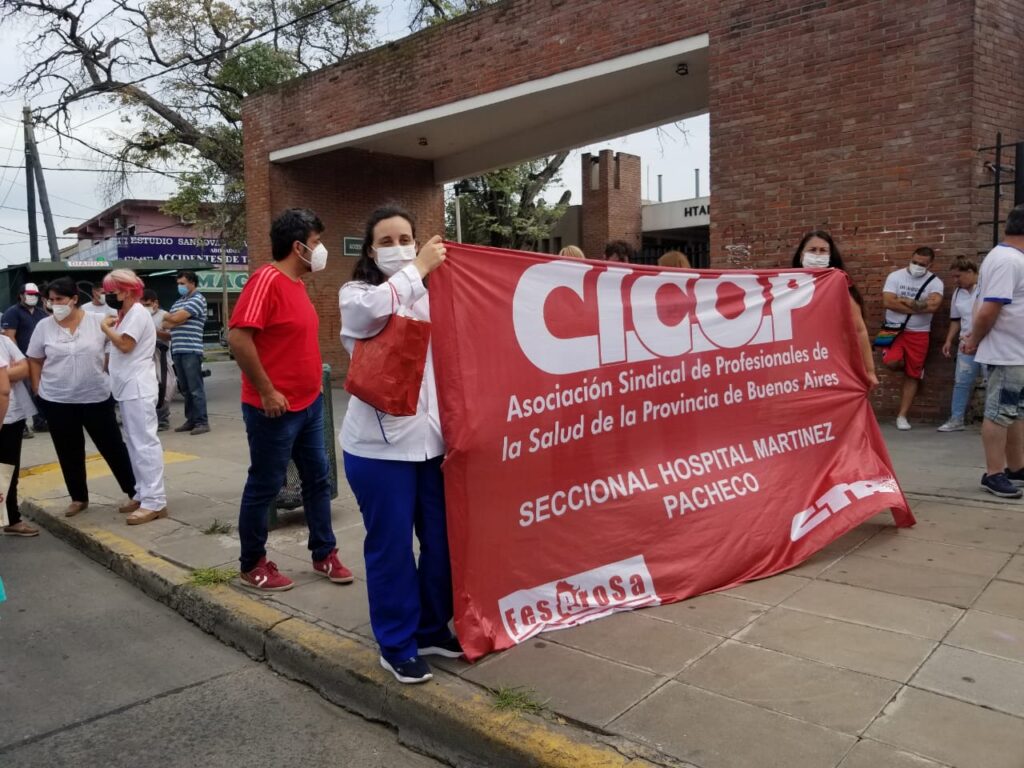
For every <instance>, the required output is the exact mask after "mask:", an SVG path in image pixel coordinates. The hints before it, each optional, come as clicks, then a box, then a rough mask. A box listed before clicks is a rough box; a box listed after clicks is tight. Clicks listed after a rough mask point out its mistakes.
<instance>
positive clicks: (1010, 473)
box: [1003, 467, 1024, 486]
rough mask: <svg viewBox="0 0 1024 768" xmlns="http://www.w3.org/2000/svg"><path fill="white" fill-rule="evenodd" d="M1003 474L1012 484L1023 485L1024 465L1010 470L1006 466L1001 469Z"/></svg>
mask: <svg viewBox="0 0 1024 768" xmlns="http://www.w3.org/2000/svg"><path fill="white" fill-rule="evenodd" d="M1003 474H1004V475H1006V479H1007V480H1009V481H1010V482H1011V483H1013V484H1014V485H1016V486H1024V467H1021V468H1020V469H1018V470H1012V469H1010V468H1009V467H1007V468H1006V469H1004V470H1003Z"/></svg>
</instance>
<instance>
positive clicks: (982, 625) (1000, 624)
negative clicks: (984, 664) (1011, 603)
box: [945, 611, 1024, 662]
mask: <svg viewBox="0 0 1024 768" xmlns="http://www.w3.org/2000/svg"><path fill="white" fill-rule="evenodd" d="M945 642H946V644H947V645H955V646H956V647H957V648H967V649H968V650H971V651H980V652H981V653H989V654H992V655H993V656H1001V657H1002V658H1004V659H1012V660H1013V661H1021V662H1024V621H1020V620H1019V619H1011V618H1009V617H1008V616H997V615H995V614H992V613H985V612H984V611H968V612H967V613H966V615H965V616H964V617H963V618H962V619H961V620H960V623H959V624H957V625H956V627H954V628H953V631H952V632H950V633H949V636H948V637H947V638H946V640H945Z"/></svg>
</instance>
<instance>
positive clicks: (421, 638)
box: [344, 453, 452, 664]
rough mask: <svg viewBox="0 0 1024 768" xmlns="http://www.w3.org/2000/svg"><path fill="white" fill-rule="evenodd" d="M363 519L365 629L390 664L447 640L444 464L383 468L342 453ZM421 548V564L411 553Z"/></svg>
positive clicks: (408, 463)
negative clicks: (416, 546) (370, 631)
mask: <svg viewBox="0 0 1024 768" xmlns="http://www.w3.org/2000/svg"><path fill="white" fill-rule="evenodd" d="M344 458H345V475H346V477H347V478H348V483H349V485H350V486H351V487H352V492H353V493H354V494H355V497H356V501H357V502H358V503H359V509H360V511H361V512H362V513H363V524H364V525H365V527H366V540H365V541H364V543H363V554H364V557H365V559H366V588H367V593H368V595H369V601H370V626H371V627H372V628H373V635H374V637H375V638H376V639H377V643H378V644H379V645H380V649H381V654H382V655H383V656H384V658H385V659H387V661H388V662H389V663H391V664H396V663H401V662H403V661H406V660H407V659H410V658H412V657H413V656H417V655H418V649H419V648H422V647H426V646H428V645H435V644H437V643H442V642H445V641H446V640H449V639H451V636H452V634H451V631H450V630H449V629H448V622H449V620H450V619H451V618H452V569H451V561H450V559H449V556H448V526H447V521H446V519H445V511H444V481H443V478H442V475H441V457H440V456H439V457H437V458H435V459H428V460H427V461H388V460H384V459H365V458H362V457H359V456H353V455H352V454H350V453H345V454H344ZM413 531H415V533H416V537H417V538H418V539H419V542H420V559H419V564H418V565H417V563H416V558H415V556H414V554H413V549H412V535H413Z"/></svg>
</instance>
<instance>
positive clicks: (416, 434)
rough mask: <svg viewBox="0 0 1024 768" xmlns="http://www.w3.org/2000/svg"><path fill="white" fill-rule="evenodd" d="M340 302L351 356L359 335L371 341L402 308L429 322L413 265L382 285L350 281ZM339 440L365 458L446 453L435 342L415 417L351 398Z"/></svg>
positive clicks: (424, 293) (424, 456)
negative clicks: (390, 413)
mask: <svg viewBox="0 0 1024 768" xmlns="http://www.w3.org/2000/svg"><path fill="white" fill-rule="evenodd" d="M392 288H394V292H392ZM396 295H397V303H396V302H395V299H394V296H396ZM338 304H339V305H340V307H341V343H342V345H343V346H344V347H345V349H346V350H347V351H348V353H349V354H350V355H351V354H352V350H353V349H354V348H355V343H356V340H357V339H368V338H370V337H372V336H375V335H377V334H378V333H380V332H381V331H382V330H383V329H384V326H385V325H386V324H387V322H388V319H389V318H390V317H391V315H392V313H393V312H394V311H396V310H397V309H398V308H399V307H401V308H402V314H404V315H406V316H408V317H412V318H415V319H417V320H427V321H429V320H430V300H429V297H428V295H427V288H426V286H425V285H423V280H422V279H421V278H420V273H419V270H417V269H416V267H415V266H413V265H411V264H410V265H409V266H407V267H405V268H404V269H402V270H401V271H400V272H396V273H395V274H394V275H392V276H391V277H390V278H389V279H388V281H387V282H384V283H381V284H380V285H370V284H369V283H363V282H356V281H353V282H349V283H345V285H343V286H342V287H341V291H340V292H339V293H338ZM338 439H339V441H340V442H341V448H342V450H343V451H345V452H347V453H351V454H352V455H353V456H361V457H363V458H366V459H390V460H392V461H425V460H427V459H432V458H434V457H436V456H443V455H444V451H445V448H444V439H443V438H442V437H441V418H440V415H439V411H438V407H437V385H436V384H435V382H434V357H433V346H430V347H428V348H427V362H426V365H425V367H424V370H423V383H422V384H421V385H420V398H419V404H418V406H417V408H416V414H415V415H414V416H389V415H388V414H386V413H381V412H380V411H378V410H376V409H375V408H374V407H373V406H371V405H367V404H366V403H364V402H363V401H362V400H360V399H359V398H358V397H355V396H352V398H351V399H350V400H349V404H348V410H347V411H346V412H345V420H344V421H343V422H342V424H341V431H340V432H339V434H338Z"/></svg>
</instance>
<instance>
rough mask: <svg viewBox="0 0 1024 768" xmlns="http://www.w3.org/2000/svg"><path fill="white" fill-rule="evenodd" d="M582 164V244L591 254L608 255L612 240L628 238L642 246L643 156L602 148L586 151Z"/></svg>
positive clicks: (597, 256) (595, 256)
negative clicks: (641, 185) (641, 159)
mask: <svg viewBox="0 0 1024 768" xmlns="http://www.w3.org/2000/svg"><path fill="white" fill-rule="evenodd" d="M580 166H581V173H582V174H583V178H582V182H583V185H582V187H581V188H582V190H583V195H582V204H581V209H582V210H581V212H580V220H581V225H582V226H581V227H580V229H581V234H582V243H583V244H582V246H581V247H582V248H583V253H585V254H586V255H587V256H588V257H589V258H592V259H599V258H603V256H604V246H605V244H606V243H608V241H610V240H625V241H626V242H627V243H629V244H630V245H632V246H633V248H634V249H639V248H640V239H641V230H642V222H641V213H640V203H641V200H640V158H639V157H637V156H636V155H628V154H626V153H625V152H619V153H618V154H615V153H613V152H612V151H611V150H607V149H606V150H602V151H601V152H600V153H599V154H598V155H596V156H595V155H590V154H587V155H584V156H583V159H582V162H581V164H580Z"/></svg>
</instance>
